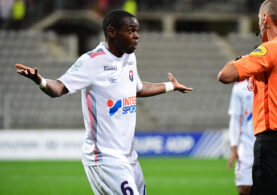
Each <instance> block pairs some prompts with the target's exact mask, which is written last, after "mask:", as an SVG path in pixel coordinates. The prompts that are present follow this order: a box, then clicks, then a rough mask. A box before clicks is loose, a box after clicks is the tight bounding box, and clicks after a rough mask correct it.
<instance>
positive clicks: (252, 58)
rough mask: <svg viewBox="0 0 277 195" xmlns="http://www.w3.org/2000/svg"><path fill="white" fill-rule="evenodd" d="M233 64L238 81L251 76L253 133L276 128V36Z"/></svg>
mask: <svg viewBox="0 0 277 195" xmlns="http://www.w3.org/2000/svg"><path fill="white" fill-rule="evenodd" d="M234 65H235V67H236V68H237V71H238V74H239V80H240V81H242V80H244V79H246V78H249V77H252V85H253V91H254V100H253V123H254V134H255V135H257V134H258V133H261V132H264V131H266V130H269V129H271V130H277V37H275V38H274V39H273V40H272V41H269V42H266V43H263V44H262V45H260V46H259V47H258V48H257V49H255V50H254V51H253V52H251V53H250V54H249V55H248V56H245V57H243V58H241V59H239V60H238V61H235V62H234Z"/></svg>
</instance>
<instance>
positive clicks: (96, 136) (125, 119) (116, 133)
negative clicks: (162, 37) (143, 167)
mask: <svg viewBox="0 0 277 195" xmlns="http://www.w3.org/2000/svg"><path fill="white" fill-rule="evenodd" d="M105 46H106V43H104V42H101V43H100V44H99V45H98V46H97V47H96V48H95V49H94V50H93V51H91V52H88V53H86V54H83V55H82V56H81V57H80V58H79V59H78V60H77V61H76V62H75V64H74V65H72V67H71V68H70V69H69V70H68V71H67V72H66V73H65V74H64V75H63V76H61V77H60V78H59V80H60V81H61V82H62V83H63V84H64V85H65V86H66V88H67V89H68V90H69V93H74V92H76V91H77V90H80V89H82V110H83V116H84V123H85V128H86V134H85V140H84V144H83V154H82V162H83V164H84V165H88V166H91V165H96V164H109V163H118V162H128V163H132V162H134V161H135V160H137V153H136V152H135V150H134V143H133V142H134V133H135V125H136V93H137V92H138V91H140V90H141V89H142V82H141V80H140V78H139V75H138V72H137V65H136V57H135V54H134V53H133V54H124V55H123V56H122V57H120V58H118V57H116V56H114V55H113V54H111V53H110V52H109V51H108V50H107V49H106V47H105Z"/></svg>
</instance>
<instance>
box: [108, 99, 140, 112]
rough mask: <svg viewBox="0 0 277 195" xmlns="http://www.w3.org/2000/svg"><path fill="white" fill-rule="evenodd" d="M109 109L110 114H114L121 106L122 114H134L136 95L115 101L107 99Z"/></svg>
mask: <svg viewBox="0 0 277 195" xmlns="http://www.w3.org/2000/svg"><path fill="white" fill-rule="evenodd" d="M107 106H108V107H109V108H110V109H109V115H110V116H113V115H114V114H115V113H116V112H117V111H118V110H120V108H122V114H132V113H135V112H136V96H132V97H127V98H123V99H120V100H117V101H116V102H115V103H114V101H113V100H108V101H107Z"/></svg>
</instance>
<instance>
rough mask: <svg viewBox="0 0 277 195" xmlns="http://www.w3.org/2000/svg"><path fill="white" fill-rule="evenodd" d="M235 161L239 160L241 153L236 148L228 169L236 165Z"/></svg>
mask: <svg viewBox="0 0 277 195" xmlns="http://www.w3.org/2000/svg"><path fill="white" fill-rule="evenodd" d="M234 161H239V155H238V153H237V151H236V150H233V151H232V154H231V157H230V159H229V161H228V163H227V167H228V169H231V168H233V167H234Z"/></svg>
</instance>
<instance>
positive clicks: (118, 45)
mask: <svg viewBox="0 0 277 195" xmlns="http://www.w3.org/2000/svg"><path fill="white" fill-rule="evenodd" d="M138 30H139V22H138V21H137V19H136V18H135V16H133V15H132V14H130V13H128V12H126V11H123V10H114V11H112V12H110V13H108V14H107V15H106V16H105V18H104V20H103V31H104V34H105V37H106V42H101V43H100V44H99V45H98V46H97V47H96V48H95V49H94V50H92V51H90V52H88V53H85V54H83V55H82V56H81V57H80V58H79V59H78V60H77V61H76V62H75V64H74V65H72V67H71V68H70V69H69V70H68V71H67V72H66V73H65V74H64V75H63V76H61V77H60V78H59V79H57V80H48V79H47V80H46V79H44V78H43V77H42V76H41V75H40V74H39V73H38V70H37V69H36V68H34V69H33V68H30V67H27V66H24V65H21V64H17V65H16V67H17V68H18V70H17V72H18V73H19V74H20V75H23V76H25V77H27V78H29V79H31V80H33V81H34V82H35V83H36V84H38V85H39V87H40V88H41V90H42V91H43V92H44V93H46V94H47V95H49V96H51V97H59V96H61V95H64V94H68V93H69V94H71V93H74V92H76V91H78V90H82V110H83V116H84V123H85V128H86V133H85V140H84V144H83V154H82V163H83V165H84V168H85V172H86V174H87V177H88V179H89V182H90V184H91V187H92V189H93V191H94V193H95V194H123V195H125V194H135V195H137V194H145V193H146V190H145V182H144V177H143V174H142V170H141V167H140V165H139V162H138V160H137V158H138V156H137V153H136V151H135V150H134V132H135V123H136V97H147V96H154V95H158V94H162V93H165V92H169V91H173V90H178V91H180V92H183V93H187V92H189V91H192V90H193V89H192V88H187V87H186V86H184V85H182V84H180V83H179V82H178V81H177V80H176V78H174V77H173V75H172V74H171V73H169V82H166V83H149V82H142V81H141V80H140V78H139V74H138V72H137V65H136V57H135V54H134V53H133V52H134V51H135V49H136V48H137V45H138V39H139V34H138Z"/></svg>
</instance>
